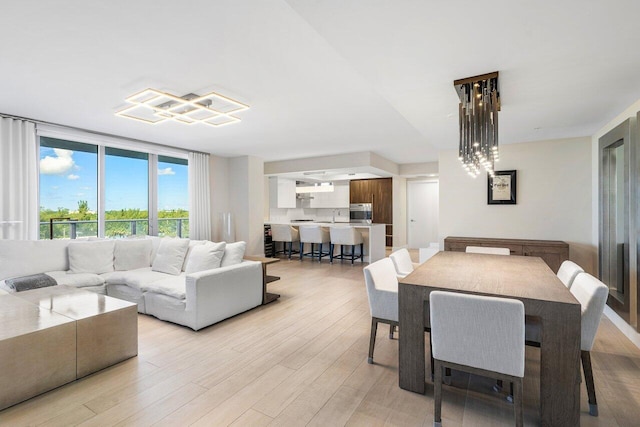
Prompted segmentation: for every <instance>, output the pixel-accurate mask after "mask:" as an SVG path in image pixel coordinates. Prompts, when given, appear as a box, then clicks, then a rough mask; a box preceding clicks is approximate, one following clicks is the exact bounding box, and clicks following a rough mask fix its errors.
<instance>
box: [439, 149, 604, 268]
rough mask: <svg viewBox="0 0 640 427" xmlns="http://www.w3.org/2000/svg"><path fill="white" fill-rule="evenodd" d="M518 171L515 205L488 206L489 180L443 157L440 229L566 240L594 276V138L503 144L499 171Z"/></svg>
mask: <svg viewBox="0 0 640 427" xmlns="http://www.w3.org/2000/svg"><path fill="white" fill-rule="evenodd" d="M512 169H515V170H517V171H518V175H517V204H516V205H488V204H487V177H486V174H481V175H480V176H478V177H477V178H472V177H470V176H469V175H468V174H467V173H466V172H465V171H464V169H463V168H462V166H461V164H460V161H459V160H458V152H457V151H448V152H442V153H441V154H440V162H439V174H440V201H439V203H440V230H439V236H440V239H441V244H442V240H443V239H444V238H445V237H447V236H463V237H498V238H500V237H501V238H523V239H539V240H563V241H565V242H567V243H569V245H570V254H569V257H570V258H571V259H572V260H573V261H575V262H577V263H578V264H579V265H581V266H583V268H584V269H585V270H586V271H589V272H593V271H594V268H595V266H596V264H597V245H594V244H593V239H592V232H591V228H592V226H591V223H592V218H591V210H592V192H591V186H590V185H591V173H592V170H591V169H592V163H591V138H588V137H584V138H572V139H562V140H551V141H541V142H532V143H520V144H508V145H502V146H500V162H499V163H496V170H512Z"/></svg>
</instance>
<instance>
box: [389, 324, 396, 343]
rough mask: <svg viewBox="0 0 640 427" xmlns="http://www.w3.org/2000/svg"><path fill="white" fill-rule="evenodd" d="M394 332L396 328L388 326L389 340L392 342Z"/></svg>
mask: <svg viewBox="0 0 640 427" xmlns="http://www.w3.org/2000/svg"><path fill="white" fill-rule="evenodd" d="M395 330H396V326H395V325H389V339H390V340H392V339H393V333H394V332H395Z"/></svg>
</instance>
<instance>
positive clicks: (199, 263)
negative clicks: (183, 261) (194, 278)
mask: <svg viewBox="0 0 640 427" xmlns="http://www.w3.org/2000/svg"><path fill="white" fill-rule="evenodd" d="M226 245H227V244H226V243H225V242H220V243H213V242H206V243H204V244H202V245H197V246H194V247H193V248H192V249H191V254H190V255H189V259H188V260H187V267H186V268H185V272H186V273H187V274H190V273H196V272H198V271H204V270H211V269H214V268H218V267H220V262H221V261H222V256H223V255H224V248H225V246H226Z"/></svg>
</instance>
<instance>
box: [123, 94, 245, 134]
mask: <svg viewBox="0 0 640 427" xmlns="http://www.w3.org/2000/svg"><path fill="white" fill-rule="evenodd" d="M125 101H126V102H127V103H129V104H131V105H129V106H128V107H126V108H124V109H122V110H120V111H117V112H116V113H115V114H116V116H120V117H124V118H126V119H132V120H137V121H140V122H143V123H148V124H153V125H155V124H158V123H162V122H165V121H167V120H169V121H174V122H178V123H182V124H185V125H192V124H194V123H202V124H205V125H209V126H214V127H218V126H224V125H228V124H231V123H236V122H239V121H240V119H239V118H238V117H236V116H235V114H236V113H239V112H242V111H245V110H248V109H249V106H248V105H246V104H243V103H241V102H239V101H236V100H234V99H231V98H229V97H227V96H224V95H220V94H219V93H216V92H211V93H208V94H206V95H202V96H200V95H196V94H194V93H190V94H187V95H184V96H175V95H172V94H170V93H166V92H162V91H159V90H157V89H145V90H143V91H141V92H138V93H135V94H133V95H131V96H129V97H127V98H125Z"/></svg>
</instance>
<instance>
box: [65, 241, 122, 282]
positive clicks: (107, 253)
mask: <svg viewBox="0 0 640 427" xmlns="http://www.w3.org/2000/svg"><path fill="white" fill-rule="evenodd" d="M114 246H115V242H114V241H113V240H101V241H92V242H71V243H69V246H68V250H69V270H70V271H71V272H72V273H94V274H102V273H109V272H111V271H113V249H114Z"/></svg>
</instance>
